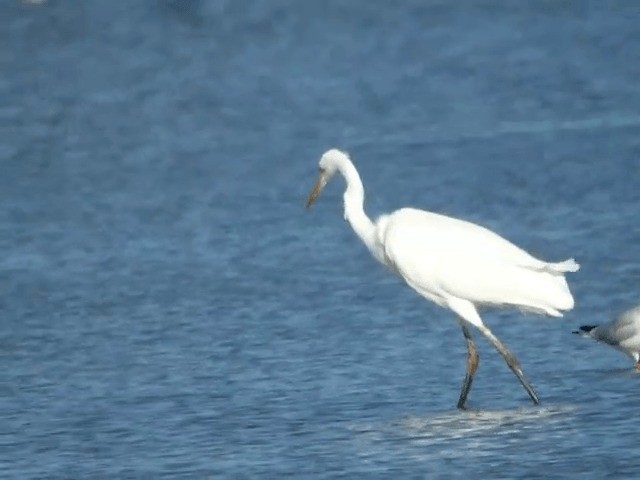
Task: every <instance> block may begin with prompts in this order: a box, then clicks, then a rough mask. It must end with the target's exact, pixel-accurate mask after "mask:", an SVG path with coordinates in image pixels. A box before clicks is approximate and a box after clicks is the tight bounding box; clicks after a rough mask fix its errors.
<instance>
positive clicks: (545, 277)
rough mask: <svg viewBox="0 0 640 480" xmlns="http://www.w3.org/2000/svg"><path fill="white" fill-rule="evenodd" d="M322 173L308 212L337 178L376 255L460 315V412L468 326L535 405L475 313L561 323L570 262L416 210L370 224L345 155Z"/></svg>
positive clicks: (328, 162)
mask: <svg viewBox="0 0 640 480" xmlns="http://www.w3.org/2000/svg"><path fill="white" fill-rule="evenodd" d="M319 166H320V175H319V178H318V181H317V183H316V185H315V187H314V189H313V191H312V192H311V195H310V196H309V200H308V201H307V208H309V207H311V205H312V204H313V203H314V202H315V201H316V199H317V198H318V195H319V194H320V192H321V191H322V190H323V188H324V187H325V186H326V185H327V183H328V182H329V180H330V179H331V178H332V177H333V175H334V174H335V173H336V172H340V173H341V174H342V176H343V177H344V179H345V180H346V183H347V188H346V191H345V193H344V218H345V220H347V221H348V222H349V223H350V225H351V227H352V228H353V230H354V231H355V233H356V234H357V235H358V237H360V239H361V240H362V241H363V242H364V244H365V245H366V246H367V248H368V249H369V251H370V252H371V253H372V254H373V256H374V257H375V258H376V259H377V260H378V261H380V262H381V263H382V264H384V265H386V266H387V267H388V268H389V269H390V270H391V271H392V272H394V273H396V274H397V275H399V276H400V277H402V278H403V279H404V281H405V282H406V283H407V284H408V285H409V286H410V287H411V288H413V289H414V290H415V291H416V292H418V293H419V294H420V295H422V296H423V297H425V298H427V299H428V300H431V301H432V302H434V303H436V304H437V305H439V306H441V307H445V308H449V309H450V310H453V312H455V313H456V314H457V315H458V317H459V322H460V325H461V327H462V332H463V334H464V336H465V339H466V341H467V349H468V358H467V373H466V376H465V379H464V382H463V384H462V391H461V392H460V398H459V400H458V408H465V404H466V400H467V395H468V393H469V390H470V389H471V384H472V382H473V376H474V375H475V372H476V370H477V368H478V363H479V357H478V352H477V350H476V346H475V344H474V342H473V338H472V337H471V331H470V328H469V327H470V326H474V327H476V328H477V329H478V330H480V332H481V333H482V334H483V335H484V336H485V337H486V338H487V339H488V340H489V341H490V342H491V343H492V344H493V346H494V347H495V348H496V349H497V350H498V351H499V352H500V354H502V356H503V357H504V359H505V361H506V362H507V364H508V365H509V367H510V368H511V370H512V371H513V372H514V373H515V375H516V376H517V377H518V379H519V380H520V383H521V384H522V386H523V387H524V388H525V390H526V391H527V393H528V394H529V396H530V397H531V400H533V402H534V403H535V404H538V403H539V401H538V397H537V395H536V393H535V391H534V390H533V387H532V386H531V385H530V383H529V382H528V381H527V379H526V378H525V377H524V374H523V373H522V367H521V366H520V363H519V362H518V360H517V359H516V357H515V356H514V355H513V354H512V353H511V352H510V351H509V350H508V349H507V347H506V346H505V345H504V344H503V343H502V342H501V341H500V340H498V338H497V337H496V336H495V335H494V334H493V333H492V332H491V330H489V328H488V327H487V326H486V325H485V324H484V323H483V321H482V319H481V318H480V315H479V313H478V308H479V307H485V306H494V307H515V308H518V309H520V310H522V311H527V312H534V313H538V314H546V315H551V316H554V317H561V316H562V312H563V311H565V310H571V309H572V308H573V305H574V300H573V296H572V295H571V292H570V291H569V287H568V285H567V282H566V280H565V278H564V273H565V272H575V271H577V270H578V269H579V268H580V266H579V265H578V264H577V263H576V262H575V261H574V260H573V259H569V260H566V261H564V262H559V263H549V262H544V261H542V260H538V259H536V258H534V257H532V256H531V255H529V254H528V253H527V252H525V251H524V250H522V249H520V248H518V247H517V246H515V245H514V244H512V243H510V242H509V241H507V240H505V239H504V238H502V237H501V236H499V235H498V234H496V233H494V232H492V231H490V230H488V229H486V228H484V227H481V226H479V225H475V224H473V223H470V222H467V221H464V220H459V219H456V218H452V217H447V216H444V215H439V214H436V213H432V212H427V211H423V210H417V209H414V208H402V209H400V210H397V211H395V212H393V213H391V214H390V215H383V216H381V217H380V218H378V220H377V221H376V222H375V223H374V222H372V221H371V219H369V217H368V216H367V214H366V213H365V212H364V188H363V186H362V181H361V180H360V175H359V174H358V171H357V170H356V168H355V166H354V165H353V163H352V162H351V160H350V158H349V156H348V155H347V154H346V153H345V152H342V151H340V150H336V149H332V150H329V151H327V152H325V153H324V154H323V155H322V158H321V159H320V164H319Z"/></svg>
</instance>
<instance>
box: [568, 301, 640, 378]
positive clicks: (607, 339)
mask: <svg viewBox="0 0 640 480" xmlns="http://www.w3.org/2000/svg"><path fill="white" fill-rule="evenodd" d="M573 333H577V334H578V335H582V336H583V337H590V338H593V339H594V340H596V341H598V342H603V343H606V344H607V345H611V346H612V347H613V348H615V349H617V350H620V351H621V352H623V353H624V354H625V355H627V356H629V357H631V358H632V359H633V361H634V362H635V363H636V370H638V372H640V305H638V306H637V307H634V308H632V309H630V310H627V311H626V312H624V313H622V314H621V315H620V316H618V317H617V318H616V319H615V320H612V321H610V322H607V323H603V324H602V325H583V326H581V327H580V329H579V330H577V331H575V332H573Z"/></svg>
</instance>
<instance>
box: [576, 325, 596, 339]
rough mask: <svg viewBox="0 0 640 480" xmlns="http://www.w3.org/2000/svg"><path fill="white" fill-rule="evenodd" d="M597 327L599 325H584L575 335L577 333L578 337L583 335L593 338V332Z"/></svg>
mask: <svg viewBox="0 0 640 480" xmlns="http://www.w3.org/2000/svg"><path fill="white" fill-rule="evenodd" d="M596 327H597V325H582V326H581V327H580V328H579V329H578V330H576V331H575V332H573V333H575V334H577V335H582V336H583V337H590V336H591V330H593V329H594V328H596Z"/></svg>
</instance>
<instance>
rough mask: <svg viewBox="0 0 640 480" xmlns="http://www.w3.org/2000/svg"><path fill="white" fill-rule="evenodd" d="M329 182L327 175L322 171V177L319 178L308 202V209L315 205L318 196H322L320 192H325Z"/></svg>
mask: <svg viewBox="0 0 640 480" xmlns="http://www.w3.org/2000/svg"><path fill="white" fill-rule="evenodd" d="M328 181H329V180H328V179H327V176H326V174H325V173H324V172H322V171H321V172H320V175H319V176H318V181H317V182H316V186H315V187H313V191H312V192H311V195H309V200H307V209H309V208H311V205H313V204H314V203H315V201H316V200H317V199H318V196H319V195H320V192H322V190H324V187H326V186H327V182H328Z"/></svg>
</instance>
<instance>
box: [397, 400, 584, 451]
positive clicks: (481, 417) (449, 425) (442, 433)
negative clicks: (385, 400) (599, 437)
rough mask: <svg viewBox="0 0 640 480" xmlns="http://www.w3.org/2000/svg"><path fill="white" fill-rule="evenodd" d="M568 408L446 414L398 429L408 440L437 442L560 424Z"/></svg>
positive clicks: (570, 408)
mask: <svg viewBox="0 0 640 480" xmlns="http://www.w3.org/2000/svg"><path fill="white" fill-rule="evenodd" d="M574 410H575V407H573V406H568V405H560V406H551V407H544V408H539V407H530V408H520V409H516V410H496V411H486V410H484V411H473V410H467V411H460V412H446V413H443V414H439V415H436V416H432V417H409V418H407V419H405V420H403V421H402V422H400V424H399V426H400V428H401V429H402V431H403V432H404V433H405V435H407V436H408V437H409V438H410V439H412V440H415V441H418V442H420V443H422V444H429V443H433V442H441V441H443V440H453V439H457V438H463V437H468V436H471V435H476V434H481V433H487V432H491V431H494V430H500V432H501V433H505V432H517V431H518V430H522V429H525V428H527V427H528V426H530V425H532V424H534V423H535V424H538V423H540V422H544V423H545V424H549V423H550V422H556V421H560V420H563V419H565V418H566V416H567V415H568V414H570V413H572V412H573V411H574Z"/></svg>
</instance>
